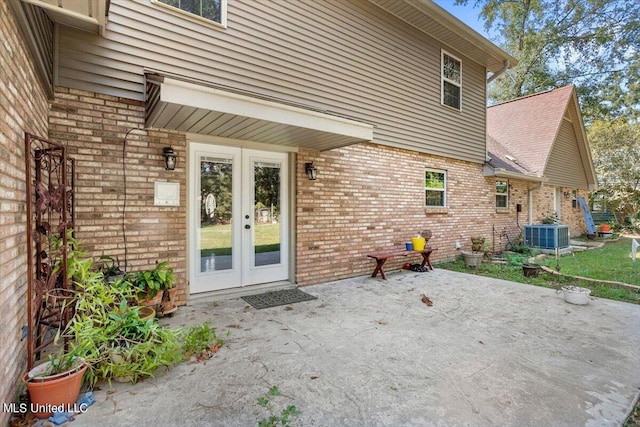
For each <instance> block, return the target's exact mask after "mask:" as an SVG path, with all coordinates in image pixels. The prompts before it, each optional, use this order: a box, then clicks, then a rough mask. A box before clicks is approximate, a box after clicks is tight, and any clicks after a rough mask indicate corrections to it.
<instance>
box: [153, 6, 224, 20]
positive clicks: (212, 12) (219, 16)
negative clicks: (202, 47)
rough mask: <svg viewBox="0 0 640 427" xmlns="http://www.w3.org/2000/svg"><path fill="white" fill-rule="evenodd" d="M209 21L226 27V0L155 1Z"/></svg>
mask: <svg viewBox="0 0 640 427" xmlns="http://www.w3.org/2000/svg"><path fill="white" fill-rule="evenodd" d="M155 1H156V2H158V3H160V4H164V5H167V6H171V7H174V8H176V9H180V10H181V11H183V12H187V13H191V14H193V15H196V16H199V17H201V18H204V19H207V20H209V21H213V22H217V23H218V24H222V25H226V24H227V17H226V9H227V0H155Z"/></svg>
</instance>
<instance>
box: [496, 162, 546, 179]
mask: <svg viewBox="0 0 640 427" xmlns="http://www.w3.org/2000/svg"><path fill="white" fill-rule="evenodd" d="M484 176H495V177H496V178H505V179H517V180H520V181H531V182H538V183H545V182H547V181H548V180H549V179H548V178H547V177H544V176H537V175H526V174H523V173H519V172H513V171H509V170H506V169H502V168H493V167H491V166H490V165H486V164H485V166H484Z"/></svg>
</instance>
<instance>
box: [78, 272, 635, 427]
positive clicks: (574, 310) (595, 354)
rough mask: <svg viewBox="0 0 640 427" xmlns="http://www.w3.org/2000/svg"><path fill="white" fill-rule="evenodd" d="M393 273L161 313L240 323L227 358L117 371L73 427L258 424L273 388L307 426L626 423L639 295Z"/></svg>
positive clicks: (234, 326) (225, 325)
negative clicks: (271, 297) (122, 378)
mask: <svg viewBox="0 0 640 427" xmlns="http://www.w3.org/2000/svg"><path fill="white" fill-rule="evenodd" d="M388 278H389V279H388V280H386V281H383V280H380V279H373V278H369V277H359V278H354V279H348V280H342V281H337V282H332V283H324V284H320V285H314V286H308V287H305V288H303V290H305V291H306V292H308V293H310V294H313V295H315V296H317V297H318V299H317V300H314V301H309V302H303V303H298V304H292V305H289V306H281V307H275V308H271V309H264V310H256V309H253V308H251V307H248V306H247V304H246V303H245V302H244V301H243V300H241V299H232V300H226V301H221V302H216V303H213V302H204V301H199V302H197V303H194V305H191V306H187V307H183V308H181V309H180V310H179V311H178V313H177V314H176V315H175V316H174V317H173V318H171V319H169V320H163V323H169V324H171V325H172V326H176V327H177V326H182V325H188V324H195V323H198V322H204V321H208V322H210V324H211V325H212V326H215V327H216V328H217V329H218V331H219V333H220V334H222V335H223V334H224V333H225V332H226V331H231V335H230V336H229V337H228V338H226V343H225V345H224V346H223V347H222V348H221V349H220V351H219V352H218V353H217V354H216V355H215V356H214V358H213V359H211V360H209V361H207V362H206V363H200V364H182V365H180V366H177V367H174V368H173V369H171V370H170V371H168V372H161V373H158V375H157V376H156V378H154V379H148V380H145V381H143V382H141V383H138V384H136V385H131V384H119V383H113V384H112V387H113V388H112V389H111V390H109V389H108V386H107V385H106V384H105V385H103V386H102V390H99V391H97V392H96V393H95V394H96V399H97V403H96V404H94V405H93V406H92V407H90V409H89V411H88V412H87V413H85V414H82V415H79V416H78V417H77V418H76V421H75V422H74V423H73V425H74V426H75V427H79V426H94V425H119V426H127V425H131V426H145V425H154V426H158V425H167V426H174V425H181V426H252V425H253V426H255V425H256V424H257V421H258V420H260V419H262V418H265V417H267V416H268V412H267V411H265V410H264V408H261V407H260V406H258V405H257V404H256V399H257V398H258V397H259V396H262V395H264V394H265V393H266V392H267V390H268V389H269V388H270V387H271V386H274V385H277V386H278V388H279V389H280V391H281V393H282V396H279V397H277V398H274V399H273V402H274V404H275V412H278V413H279V411H280V410H281V409H282V408H284V407H285V406H286V405H295V406H296V407H297V408H298V409H299V410H300V411H301V412H302V414H301V415H300V416H299V417H297V419H296V422H295V423H294V425H304V426H496V425H500V426H609V425H610V426H618V425H620V424H621V423H622V422H623V421H624V419H625V417H626V416H627V414H628V412H629V411H630V409H631V407H632V405H633V403H634V400H635V399H636V398H637V395H638V391H639V387H640V327H639V326H640V306H638V305H633V304H626V303H621V302H615V301H610V300H603V299H592V300H591V301H590V303H589V304H588V305H586V306H574V305H570V304H567V303H565V302H564V300H563V298H562V295H561V294H557V293H556V292H555V291H554V290H552V289H545V288H540V287H535V286H529V285H523V284H517V283H512V282H507V281H502V280H496V279H488V278H483V277H479V276H475V275H468V274H462V273H455V272H451V271H446V270H440V269H436V270H434V271H432V272H429V273H414V272H409V271H400V272H394V273H390V274H389V276H388ZM422 293H425V294H426V295H428V296H429V298H430V299H431V300H432V301H433V306H431V307H428V306H426V305H425V304H424V303H423V302H422V301H421V297H420V296H421V294H422Z"/></svg>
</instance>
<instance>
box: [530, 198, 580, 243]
mask: <svg viewBox="0 0 640 427" xmlns="http://www.w3.org/2000/svg"><path fill="white" fill-rule="evenodd" d="M555 189H556V187H553V186H544V187H542V188H541V189H538V190H536V191H534V193H533V194H534V202H533V223H534V224H539V223H540V221H541V220H542V218H544V217H546V216H548V215H550V214H551V215H552V214H553V213H554V212H555V207H554V204H553V194H554V192H555ZM573 190H574V189H573V188H569V187H562V188H561V193H562V200H561V203H562V206H561V209H560V210H561V213H560V222H561V223H562V224H565V225H568V226H569V235H570V236H571V237H576V236H580V235H583V234H585V233H586V232H587V227H586V225H585V223H584V219H583V217H582V211H581V210H580V207H579V206H577V207H576V208H573V206H572V200H573ZM565 192H566V193H568V194H570V196H569V197H568V198H566V197H565V196H564V193H565ZM578 194H579V195H581V196H582V197H584V198H585V199H587V200H588V197H589V192H588V191H587V190H578Z"/></svg>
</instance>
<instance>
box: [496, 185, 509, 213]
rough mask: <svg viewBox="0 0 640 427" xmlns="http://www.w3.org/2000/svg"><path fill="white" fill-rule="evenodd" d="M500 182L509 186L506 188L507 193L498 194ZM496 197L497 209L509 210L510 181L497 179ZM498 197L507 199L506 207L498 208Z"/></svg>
mask: <svg viewBox="0 0 640 427" xmlns="http://www.w3.org/2000/svg"><path fill="white" fill-rule="evenodd" d="M499 182H504V183H505V184H506V185H507V186H506V192H504V193H500V192H498V183H499ZM495 196H496V209H509V181H508V180H504V179H496V184H495ZM498 197H504V198H505V205H504V206H498Z"/></svg>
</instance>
